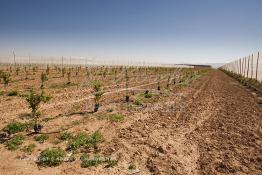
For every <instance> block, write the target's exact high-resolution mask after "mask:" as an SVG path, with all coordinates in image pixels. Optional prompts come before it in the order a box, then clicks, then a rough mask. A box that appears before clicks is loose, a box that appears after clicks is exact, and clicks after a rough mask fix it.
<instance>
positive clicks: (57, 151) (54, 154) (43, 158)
mask: <svg viewBox="0 0 262 175" xmlns="http://www.w3.org/2000/svg"><path fill="white" fill-rule="evenodd" d="M65 157H66V152H65V151H64V150H62V149H61V148H53V149H49V148H48V149H45V150H43V151H42V152H41V153H40V156H39V157H38V161H39V162H38V164H39V165H40V166H49V167H52V166H58V165H60V164H61V163H62V162H63V161H64V159H65Z"/></svg>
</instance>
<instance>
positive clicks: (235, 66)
mask: <svg viewBox="0 0 262 175" xmlns="http://www.w3.org/2000/svg"><path fill="white" fill-rule="evenodd" d="M222 68H223V69H225V70H227V71H232V72H234V73H236V74H240V75H242V76H244V77H246V78H252V79H256V80H258V81H262V58H261V52H258V53H255V54H251V55H249V56H246V57H244V58H240V59H237V60H235V61H233V62H231V63H228V64H225V65H224V66H222Z"/></svg>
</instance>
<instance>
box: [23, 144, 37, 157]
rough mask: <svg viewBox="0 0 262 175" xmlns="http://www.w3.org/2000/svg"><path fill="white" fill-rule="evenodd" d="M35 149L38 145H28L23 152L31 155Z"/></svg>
mask: <svg viewBox="0 0 262 175" xmlns="http://www.w3.org/2000/svg"><path fill="white" fill-rule="evenodd" d="M35 147H36V145H35V144H34V143H32V144H29V145H26V146H24V147H23V148H21V151H23V152H25V153H28V154H31V153H32V152H33V150H34V148H35Z"/></svg>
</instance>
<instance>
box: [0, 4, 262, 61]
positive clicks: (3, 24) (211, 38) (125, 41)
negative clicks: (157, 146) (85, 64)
mask: <svg viewBox="0 0 262 175" xmlns="http://www.w3.org/2000/svg"><path fill="white" fill-rule="evenodd" d="M261 7H262V1H261V0H0V54H1V55H8V54H11V52H12V50H13V49H14V48H15V51H16V53H17V54H21V55H27V54H31V55H38V56H62V55H64V56H70V55H72V56H88V57H96V58H104V59H109V58H113V59H114V58H117V59H127V60H144V61H152V62H169V63H172V62H174V63H181V62H186V63H206V62H211V63H212V62H227V61H230V60H233V59H235V58H238V57H241V56H245V55H247V54H250V53H252V52H256V51H258V50H259V49H261V48H262V47H261V45H262V44H261V39H262V10H261Z"/></svg>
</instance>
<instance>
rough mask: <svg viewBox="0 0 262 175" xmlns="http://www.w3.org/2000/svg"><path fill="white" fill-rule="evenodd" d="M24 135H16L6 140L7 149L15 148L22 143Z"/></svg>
mask: <svg viewBox="0 0 262 175" xmlns="http://www.w3.org/2000/svg"><path fill="white" fill-rule="evenodd" d="M24 139H25V138H24V136H22V135H16V136H14V137H13V138H11V139H10V140H8V141H7V142H6V147H7V149H8V150H12V151H13V150H17V149H18V147H19V145H22V143H23V142H24Z"/></svg>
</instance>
